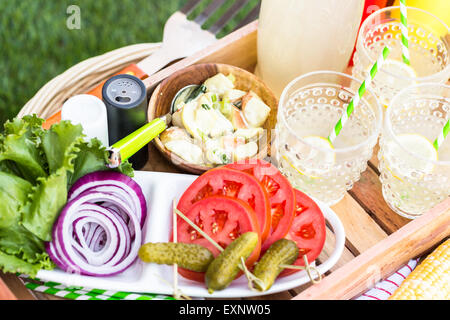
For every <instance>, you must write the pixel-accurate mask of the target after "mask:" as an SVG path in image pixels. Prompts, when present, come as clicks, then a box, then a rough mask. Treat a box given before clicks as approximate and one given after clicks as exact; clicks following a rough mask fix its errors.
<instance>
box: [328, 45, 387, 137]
mask: <svg viewBox="0 0 450 320" xmlns="http://www.w3.org/2000/svg"><path fill="white" fill-rule="evenodd" d="M390 52H391V49H390V48H389V47H384V49H383V52H382V54H381V55H380V57H379V58H378V60H377V61H376V62H375V64H374V65H373V66H372V68H371V69H370V72H369V75H368V76H367V77H366V79H365V80H364V81H363V83H362V84H361V86H360V87H359V89H358V92H357V94H356V95H355V96H354V97H353V99H352V101H350V103H349V104H348V106H347V110H346V111H345V112H344V114H343V115H342V117H341V118H340V119H339V121H338V122H337V123H336V125H335V126H334V129H333V131H332V132H331V134H330V135H329V136H328V141H330V142H331V144H333V142H334V140H335V139H336V137H337V136H338V135H339V133H340V132H341V130H342V128H343V127H344V125H345V123H346V122H347V121H348V119H349V118H350V115H351V114H352V113H353V110H354V109H355V107H356V106H358V104H359V103H360V102H361V99H362V97H363V95H364V93H365V92H366V89H367V88H368V87H369V86H370V84H371V83H372V80H373V78H374V77H375V75H376V74H377V72H378V70H379V69H381V67H382V65H383V63H384V61H385V60H386V58H387V56H388V55H389V53H390Z"/></svg>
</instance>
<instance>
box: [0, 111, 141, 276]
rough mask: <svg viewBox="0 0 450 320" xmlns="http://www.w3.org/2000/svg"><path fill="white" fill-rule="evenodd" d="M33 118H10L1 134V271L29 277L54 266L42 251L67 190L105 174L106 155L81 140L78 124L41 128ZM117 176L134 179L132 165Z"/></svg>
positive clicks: (93, 143)
mask: <svg viewBox="0 0 450 320" xmlns="http://www.w3.org/2000/svg"><path fill="white" fill-rule="evenodd" d="M43 121H44V120H43V119H40V118H38V117H37V116H35V115H33V116H25V117H23V118H22V119H19V118H15V119H13V120H12V121H8V122H6V123H5V124H4V132H3V134H2V135H0V270H3V271H4V272H13V273H16V272H20V273H25V274H28V275H30V276H34V275H35V274H36V273H37V272H38V271H39V270H41V269H52V268H54V264H53V263H52V261H51V260H50V258H49V256H48V254H47V253H46V251H45V242H46V241H51V240H52V230H53V225H54V223H55V221H56V219H57V218H58V216H59V214H60V212H61V210H62V209H63V208H64V206H65V204H66V202H67V194H68V190H69V188H70V186H71V185H72V184H73V183H75V181H76V180H78V179H79V178H81V177H82V176H84V175H86V174H88V173H91V172H94V171H99V170H108V168H107V167H106V166H105V163H106V161H107V158H108V151H107V149H106V147H105V146H103V145H102V144H101V142H100V141H99V140H97V139H92V140H90V141H86V139H85V136H84V135H83V133H82V131H83V130H82V127H81V126H80V125H73V124H72V123H70V122H68V121H61V122H60V123H58V124H55V125H53V126H52V127H51V128H50V129H49V130H44V129H42V123H43ZM117 170H118V171H120V172H122V173H124V174H127V175H129V176H133V169H132V167H131V164H129V163H128V162H126V161H125V162H124V163H123V164H122V166H121V167H120V168H118V169H117Z"/></svg>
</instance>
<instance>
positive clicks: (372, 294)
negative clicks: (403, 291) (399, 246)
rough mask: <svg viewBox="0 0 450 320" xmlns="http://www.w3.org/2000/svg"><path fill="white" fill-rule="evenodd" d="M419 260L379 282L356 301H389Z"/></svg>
mask: <svg viewBox="0 0 450 320" xmlns="http://www.w3.org/2000/svg"><path fill="white" fill-rule="evenodd" d="M417 262H418V259H412V260H410V261H409V262H408V263H407V264H406V265H405V266H403V267H402V268H400V269H399V270H397V271H396V272H395V273H394V274H393V275H391V276H390V277H388V278H387V279H385V280H383V281H380V282H378V283H377V284H376V285H375V286H374V287H373V288H372V289H370V290H369V291H367V292H365V293H363V294H362V295H360V296H359V297H357V298H355V299H354V300H387V299H388V298H389V297H390V296H391V295H392V294H393V293H394V291H395V290H397V288H398V287H400V285H401V284H402V282H403V281H404V280H405V279H406V277H407V276H408V275H409V274H410V273H411V272H412V271H413V270H414V268H415V267H416V266H417Z"/></svg>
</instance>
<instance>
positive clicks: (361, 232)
mask: <svg viewBox="0 0 450 320" xmlns="http://www.w3.org/2000/svg"><path fill="white" fill-rule="evenodd" d="M331 208H332V209H333V210H334V211H335V212H336V214H337V215H338V216H339V218H340V219H341V221H342V224H343V225H344V229H345V234H346V238H347V245H350V246H351V248H350V249H351V250H352V251H353V253H354V254H358V253H361V252H363V251H365V250H367V249H369V248H370V247H372V246H373V245H374V244H376V243H378V242H379V241H381V240H383V239H384V238H386V237H387V234H386V232H384V231H383V230H382V229H381V227H380V226H379V225H378V224H377V223H376V222H375V221H373V219H372V218H371V217H370V216H369V215H368V214H367V212H366V211H364V209H363V208H362V207H361V206H360V205H359V204H358V203H357V202H356V201H355V199H353V198H352V197H351V196H350V195H349V194H348V193H347V194H346V195H345V197H344V198H343V199H342V200H341V201H339V202H338V203H337V204H336V205H334V206H332V207H331ZM355 251H356V252H355Z"/></svg>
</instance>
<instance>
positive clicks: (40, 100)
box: [18, 43, 160, 118]
mask: <svg viewBox="0 0 450 320" xmlns="http://www.w3.org/2000/svg"><path fill="white" fill-rule="evenodd" d="M159 47H160V43H142V44H135V45H131V46H127V47H123V48H120V49H117V50H114V51H110V52H108V53H105V54H103V55H100V56H96V57H93V58H90V59H87V60H84V61H82V62H80V63H78V64H76V65H75V66H73V67H72V68H70V69H68V70H67V71H65V72H64V73H62V74H60V75H59V76H57V77H55V78H53V79H52V80H51V81H49V82H48V83H47V84H46V85H45V86H43V87H42V88H41V89H40V90H39V91H38V92H37V93H36V94H35V96H34V97H33V98H31V100H30V101H28V103H27V104H26V105H25V106H24V107H23V108H22V109H21V110H20V112H19V114H18V116H19V117H23V116H24V115H27V114H37V116H39V117H41V118H48V117H50V116H51V115H53V114H54V113H55V112H56V111H58V110H59V108H61V106H62V105H63V103H64V101H66V100H67V99H68V98H70V97H71V96H73V95H76V94H81V93H86V92H89V91H90V90H92V89H94V88H95V87H96V86H97V85H98V84H100V83H101V82H102V81H103V80H106V79H107V78H109V77H111V76H112V75H114V74H115V73H117V72H119V71H120V70H122V69H123V68H125V67H126V66H128V65H130V64H132V63H137V62H139V61H141V60H142V59H144V58H146V57H148V56H149V55H151V54H152V53H153V52H155V51H156V50H158V48H159Z"/></svg>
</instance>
